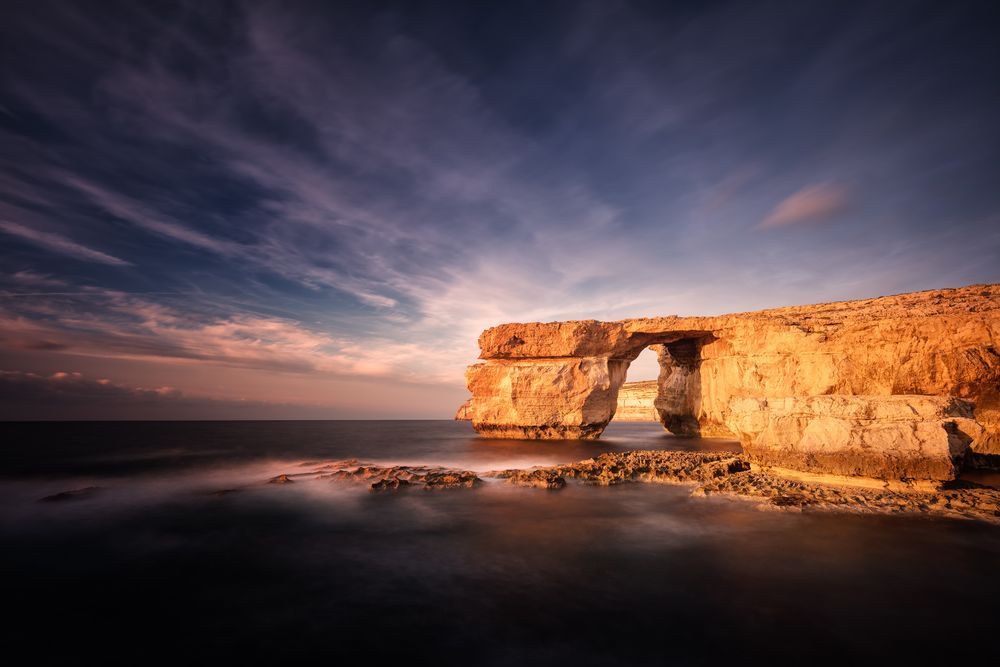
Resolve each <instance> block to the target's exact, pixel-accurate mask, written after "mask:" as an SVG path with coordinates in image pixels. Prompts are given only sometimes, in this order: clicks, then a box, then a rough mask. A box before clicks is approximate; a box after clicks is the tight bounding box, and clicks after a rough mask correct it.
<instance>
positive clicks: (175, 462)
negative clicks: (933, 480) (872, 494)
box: [0, 421, 1000, 665]
mask: <svg viewBox="0 0 1000 667" xmlns="http://www.w3.org/2000/svg"><path fill="white" fill-rule="evenodd" d="M0 434H2V441H3V445H2V447H0V554H2V555H0V559H2V560H0V562H2V568H3V570H2V576H3V581H4V589H5V596H4V598H5V600H6V602H7V606H8V609H10V610H13V611H14V612H15V613H14V614H13V618H12V620H10V621H8V622H7V623H6V624H5V634H6V635H7V638H8V639H7V641H6V642H5V644H6V648H7V652H8V653H9V654H10V653H11V652H12V651H17V650H19V649H21V648H28V649H30V651H31V655H33V656H35V658H36V662H39V663H41V662H47V661H51V660H53V659H55V658H57V657H66V658H70V659H73V660H76V661H83V662H85V663H90V662H93V661H95V660H106V661H114V662H122V661H124V662H130V663H132V664H143V663H146V662H159V661H168V660H171V661H182V662H183V663H184V664H201V663H206V662H212V663H216V664H230V663H237V662H260V661H263V660H269V661H273V660H283V659H284V660H309V659H316V660H324V661H337V662H341V663H347V664H354V663H356V662H362V661H364V662H372V661H374V662H376V663H380V662H383V661H392V662H397V661H399V662H407V661H416V662H418V663H422V662H425V661H433V662H436V663H440V664H458V663H462V664H553V663H561V662H566V663H567V664H573V665H589V664H627V665H633V664H719V663H727V664H728V663H746V664H755V663H756V661H759V660H761V659H764V660H767V661H769V662H774V663H775V664H788V663H790V662H795V663H827V662H835V661H844V662H846V663H848V664H857V663H874V662H880V661H881V662H885V661H895V660H899V659H901V658H903V657H910V658H911V659H913V658H916V659H917V661H918V662H919V663H923V662H931V661H934V660H941V659H949V660H951V659H957V658H980V659H983V660H992V657H991V656H992V653H993V651H994V649H992V648H991V642H990V637H992V634H993V631H994V630H995V628H996V627H997V621H998V618H1000V617H998V613H997V611H996V609H997V605H996V601H997V599H1000V598H998V593H1000V583H998V580H1000V577H998V576H997V573H998V568H1000V529H998V528H996V527H994V526H989V525H984V524H979V523H975V522H970V521H956V520H942V519H927V518H924V517H900V516H855V515H847V514H826V513H823V514H818V513H817V514H809V513H791V512H786V511H761V510H759V509H757V508H756V506H755V505H754V504H752V503H749V502H746V501H742V500H733V499H725V498H692V497H690V496H689V489H688V488H687V487H684V486H659V485H639V484H636V485H626V486H619V487H612V488H599V487H586V486H579V485H571V486H569V487H568V488H566V489H564V490H561V491H543V490H538V489H521V488H511V487H508V486H506V485H503V484H500V483H490V484H487V485H485V486H484V487H481V488H478V489H473V490H451V491H437V492H426V491H421V490H406V491H403V492H400V493H390V494H370V493H368V492H367V491H366V489H365V488H364V487H363V486H358V485H353V484H349V483H344V482H330V481H301V482H296V483H294V484H287V485H268V484H266V483H264V482H265V481H266V480H267V479H268V478H269V477H271V476H273V475H275V474H278V473H281V472H296V471H297V470H301V468H299V465H300V464H301V463H302V462H307V461H319V460H325V459H342V458H360V459H362V460H366V461H373V462H379V463H411V464H412V463H431V464H443V465H448V466H455V467H461V468H465V469H471V470H479V471H482V470H487V469H496V468H505V467H514V466H517V467H523V466H530V465H540V464H552V463H557V462H568V461H574V460H579V459H582V458H587V457H589V456H593V455H595V454H598V453H600V452H603V451H609V450H625V449H638V448H642V449H651V448H665V449H712V450H738V448H739V447H738V445H737V444H736V443H733V442H728V441H724V440H697V439H694V440H692V439H681V438H673V437H671V436H669V435H667V434H665V433H664V432H663V431H662V429H661V428H660V427H659V426H658V425H655V424H612V425H611V427H610V428H609V429H608V431H607V433H606V435H605V437H604V438H603V439H602V440H601V441H598V442H514V441H496V440H494V441H491V440H482V439H478V438H476V437H475V436H474V434H473V432H472V430H471V428H470V426H469V425H468V424H466V423H459V422H444V421H441V422H436V421H411V422H394V421H393V422H191V423H178V422H166V423H149V422H117V423H35V424H3V425H0ZM78 489H88V490H87V491H84V492H81V493H79V494H75V495H72V494H71V495H70V496H69V497H66V496H62V497H60V496H57V498H62V499H56V500H46V501H43V500H41V499H42V498H46V497H52V496H53V495H54V494H59V493H60V492H63V491H70V490H78Z"/></svg>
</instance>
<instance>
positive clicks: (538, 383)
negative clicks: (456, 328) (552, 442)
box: [465, 357, 628, 440]
mask: <svg viewBox="0 0 1000 667" xmlns="http://www.w3.org/2000/svg"><path fill="white" fill-rule="evenodd" d="M627 368H628V362H626V361H621V360H616V359H608V358H607V357H582V358H569V359H553V360H549V359H526V360H521V359H516V360H508V361H504V362H503V363H485V364H475V365H472V366H469V368H468V370H466V372H465V377H466V381H467V383H468V386H469V389H470V390H471V391H472V394H473V397H472V400H471V402H470V403H469V408H468V414H469V417H470V418H471V420H472V425H473V426H474V427H475V429H476V430H477V431H478V432H479V433H480V434H481V435H485V436H487V437H493V438H530V439H539V438H545V439H584V440H586V439H593V438H596V437H598V436H600V434H601V432H602V431H603V430H604V427H605V426H606V425H607V423H608V422H609V421H610V420H611V416H612V414H613V413H614V408H615V404H616V401H617V398H618V388H619V387H621V385H622V383H623V382H624V381H625V371H626V369H627Z"/></svg>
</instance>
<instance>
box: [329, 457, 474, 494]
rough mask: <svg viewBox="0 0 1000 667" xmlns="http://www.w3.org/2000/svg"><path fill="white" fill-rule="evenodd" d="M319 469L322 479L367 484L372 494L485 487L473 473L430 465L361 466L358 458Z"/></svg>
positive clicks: (368, 464) (370, 464) (362, 464)
mask: <svg viewBox="0 0 1000 667" xmlns="http://www.w3.org/2000/svg"><path fill="white" fill-rule="evenodd" d="M315 470H316V473H317V476H318V477H319V478H320V479H335V480H347V481H352V482H364V483H367V484H368V485H369V488H370V489H371V490H372V491H397V490H399V489H401V488H404V487H408V486H415V487H420V488H423V489H426V490H436V489H453V488H473V487H475V486H478V485H479V484H482V480H481V479H479V476H478V475H476V473H474V472H471V471H469V470H453V469H450V468H431V467H427V466H380V465H376V464H372V463H359V462H358V461H357V460H355V459H351V460H347V461H334V462H332V463H326V464H323V465H319V466H315Z"/></svg>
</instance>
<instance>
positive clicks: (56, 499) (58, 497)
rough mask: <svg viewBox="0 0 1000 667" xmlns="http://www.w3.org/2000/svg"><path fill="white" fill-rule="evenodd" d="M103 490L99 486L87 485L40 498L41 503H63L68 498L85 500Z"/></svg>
mask: <svg viewBox="0 0 1000 667" xmlns="http://www.w3.org/2000/svg"><path fill="white" fill-rule="evenodd" d="M100 490H101V487H99V486H86V487H84V488H82V489H71V490H69V491H60V492H59V493H53V494H52V495H51V496H45V497H44V498H39V499H38V502H40V503H61V502H66V501H67V500H84V499H86V498H91V497H93V496H94V495H95V494H97V493H98V492H99V491H100Z"/></svg>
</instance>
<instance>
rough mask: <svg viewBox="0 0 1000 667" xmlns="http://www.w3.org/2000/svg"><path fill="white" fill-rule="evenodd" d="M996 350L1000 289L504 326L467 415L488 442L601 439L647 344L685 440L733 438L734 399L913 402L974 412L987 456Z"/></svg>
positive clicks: (995, 422)
mask: <svg viewBox="0 0 1000 667" xmlns="http://www.w3.org/2000/svg"><path fill="white" fill-rule="evenodd" d="M998 339H1000V285H975V286H970V287H963V288H959V289H945V290H933V291H928V292H916V293H912V294H902V295H898V296H889V297H881V298H876V299H867V300H862V301H847V302H837V303H828V304H819V305H812V306H796V307H791V308H778V309H772V310H765V311H759V312H753V313H740V314H734V315H720V316H714V317H656V318H642V319H630V320H621V321H617V322H599V321H595V320H585V321H572V322H551V323H529V324H503V325H500V326H497V327H493V328H491V329H487V330H486V331H484V332H483V333H482V335H481V336H480V338H479V346H480V350H481V354H480V357H481V359H483V360H484V361H483V362H482V363H477V364H474V365H472V366H470V367H469V368H468V370H467V372H466V380H467V384H468V387H469V390H470V392H471V393H472V397H471V399H470V400H469V403H468V407H467V409H466V410H465V414H466V416H467V417H468V418H469V419H470V420H471V421H472V424H473V427H474V428H475V429H476V430H477V431H478V432H479V433H480V434H482V435H484V436H487V437H515V438H596V437H598V436H599V435H600V434H601V432H602V431H603V429H604V427H605V426H606V425H607V423H608V422H609V421H610V420H611V418H612V417H613V416H614V413H615V411H616V408H617V403H618V392H619V389H620V388H621V385H622V383H623V381H624V378H625V372H626V370H627V368H628V365H629V363H631V361H632V360H634V359H635V358H636V357H637V356H638V354H639V353H640V352H641V351H642V350H643V349H645V348H646V347H650V346H652V347H654V349H656V351H657V353H658V356H659V359H660V368H661V372H660V378H659V380H658V392H657V397H656V399H655V407H656V410H657V413H658V416H659V419H660V421H661V422H662V423H663V425H664V426H665V427H666V428H667V429H668V430H670V431H671V432H673V433H676V434H681V435H701V436H726V437H734V436H735V435H736V433H735V432H734V430H733V428H732V427H731V425H730V422H731V421H732V412H731V408H730V405H731V402H732V400H733V399H736V398H756V399H771V398H789V397H791V398H795V397H809V396H823V395H830V394H836V395H846V396H858V395H862V396H869V397H880V396H881V397H888V396H892V395H897V394H911V395H912V394H918V395H927V396H942V397H959V398H963V399H966V400H968V401H970V402H971V403H972V405H973V418H974V419H976V420H977V421H978V422H979V423H980V424H981V425H983V426H984V427H986V432H985V435H984V436H982V437H981V438H979V439H978V442H982V443H984V444H983V445H982V446H983V447H989V448H992V447H993V445H991V444H986V443H993V442H995V441H996V439H995V436H993V435H991V434H993V433H996V431H997V430H998V429H1000V354H998V351H997V347H996V341H997V340H998ZM776 444H779V445H780V443H776ZM976 447H977V445H976V444H973V450H976ZM879 455H880V454H879V453H878V452H877V451H875V452H872V453H871V456H873V457H875V459H877V457H878V456H879ZM876 467H877V466H876ZM871 469H872V470H874V468H871Z"/></svg>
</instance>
